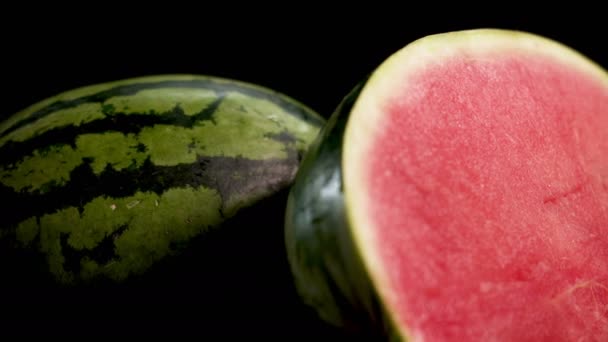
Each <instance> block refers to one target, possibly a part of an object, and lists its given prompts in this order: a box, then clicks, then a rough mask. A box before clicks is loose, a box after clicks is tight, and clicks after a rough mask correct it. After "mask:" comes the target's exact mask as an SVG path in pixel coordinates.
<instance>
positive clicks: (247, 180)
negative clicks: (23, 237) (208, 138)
mask: <svg viewBox="0 0 608 342" xmlns="http://www.w3.org/2000/svg"><path fill="white" fill-rule="evenodd" d="M285 146H286V149H287V151H288V157H287V158H285V159H267V160H251V159H246V158H236V157H206V156H198V157H197V160H196V161H195V162H194V163H191V164H179V165H175V166H157V165H154V164H153V163H152V162H151V161H150V159H149V158H148V159H147V160H146V161H145V162H144V163H143V165H142V166H141V167H139V168H125V169H122V170H120V171H116V170H114V169H113V168H112V167H111V166H109V165H108V166H107V167H106V168H105V169H104V171H103V172H101V174H99V175H96V174H95V173H94V172H93V170H92V168H91V165H90V164H91V162H92V159H85V160H84V161H83V163H82V164H81V165H79V166H78V167H76V168H75V169H74V170H72V172H71V173H70V180H69V181H68V182H67V184H65V185H64V186H61V187H52V186H51V188H50V189H49V190H48V192H44V193H40V192H39V191H35V192H27V191H25V190H24V191H21V192H17V191H15V190H14V189H12V188H10V187H7V186H5V185H3V184H0V198H1V199H2V203H3V204H2V206H1V208H2V221H3V224H2V227H5V228H9V227H14V226H15V225H17V224H19V223H20V222H21V221H23V220H25V219H27V218H29V217H32V216H36V217H40V216H42V215H44V214H50V213H54V212H56V211H57V210H60V209H63V208H67V207H77V208H79V210H80V211H81V212H82V211H83V208H84V205H85V204H87V203H88V202H90V201H91V200H93V199H94V198H96V197H99V196H108V197H114V198H121V197H127V196H132V195H133V194H135V193H136V192H137V191H141V192H154V193H156V194H159V195H160V194H162V193H163V192H164V191H166V190H167V189H170V188H183V187H187V186H191V187H199V186H205V187H207V188H211V189H216V190H217V191H218V192H219V194H220V196H221V198H222V201H223V203H224V204H225V203H226V202H227V201H230V200H231V198H233V197H239V196H240V197H243V196H244V197H245V198H246V197H247V196H250V194H249V193H246V192H245V193H244V190H243V189H246V191H259V190H260V189H263V190H262V192H264V193H266V194H269V193H272V192H274V191H277V190H279V189H281V188H283V187H285V186H287V185H288V184H289V183H290V182H291V181H292V179H293V174H294V173H295V169H296V168H297V166H298V164H299V162H300V158H301V153H300V152H298V151H295V150H294V149H293V148H292V147H291V146H288V144H286V145H285Z"/></svg>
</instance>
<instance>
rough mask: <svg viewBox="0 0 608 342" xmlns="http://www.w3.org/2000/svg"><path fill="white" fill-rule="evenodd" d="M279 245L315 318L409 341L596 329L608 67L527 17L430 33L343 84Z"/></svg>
mask: <svg viewBox="0 0 608 342" xmlns="http://www.w3.org/2000/svg"><path fill="white" fill-rule="evenodd" d="M286 244H287V249H288V252H289V258H290V263H291V266H292V270H293V274H294V277H295V280H296V283H297V285H298V290H299V292H300V294H301V295H302V297H303V299H304V300H305V301H306V303H308V304H309V305H312V306H314V307H315V308H316V309H317V311H318V312H319V314H320V316H321V317H322V318H324V319H325V320H327V321H329V322H332V323H334V324H338V325H341V326H344V327H350V328H353V329H355V330H358V331H364V330H369V331H376V332H381V333H382V334H383V335H389V336H390V337H392V338H397V339H404V340H408V341H426V342H432V341H608V77H607V74H606V71H605V70H604V69H602V68H601V67H600V66H599V65H597V64H596V63H594V62H592V61H591V60H589V59H588V58H587V57H585V56H583V55H582V54H581V53H579V52H577V51H575V50H574V49H572V48H570V47H567V46H564V45H563V44H561V43H558V42H556V41H553V40H550V39H548V38H546V37H541V36H538V35H535V34H532V33H527V32H515V31H509V30H499V29H475V30H466V31H457V32H450V33H443V34H436V35H432V36H428V37H424V38H422V39H419V40H417V41H415V42H413V43H411V44H409V45H407V46H405V47H404V48H403V49H401V50H400V51H398V52H396V53H395V54H394V55H392V56H391V57H390V58H388V59H387V60H386V61H385V62H384V63H383V64H382V65H380V66H379V67H378V68H377V69H376V70H375V71H374V72H373V73H372V74H371V76H370V78H369V79H368V80H366V81H365V82H362V84H361V85H359V86H358V87H357V88H356V89H355V90H353V92H352V93H351V94H350V95H349V96H348V97H346V98H345V99H344V101H343V102H342V104H341V105H340V106H339V108H338V109H337V110H336V112H335V113H334V114H333V116H332V117H331V118H330V121H329V123H328V125H327V126H326V127H325V128H324V130H323V131H322V132H321V135H320V136H319V137H318V140H317V142H316V144H315V145H314V147H313V148H312V149H311V150H309V152H308V154H307V156H306V158H305V160H304V162H303V164H302V166H301V168H300V170H299V173H298V176H297V178H296V183H295V185H294V187H293V188H292V191H291V194H290V198H289V203H288V209H287V215H286Z"/></svg>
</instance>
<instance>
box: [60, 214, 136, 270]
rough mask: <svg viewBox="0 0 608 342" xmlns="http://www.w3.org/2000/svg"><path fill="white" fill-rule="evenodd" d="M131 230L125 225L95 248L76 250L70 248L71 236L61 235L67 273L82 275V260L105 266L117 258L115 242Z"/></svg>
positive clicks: (64, 265)
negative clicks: (86, 259) (126, 231)
mask: <svg viewBox="0 0 608 342" xmlns="http://www.w3.org/2000/svg"><path fill="white" fill-rule="evenodd" d="M127 228H129V226H128V225H123V226H121V227H119V228H118V229H116V230H115V231H114V232H112V234H108V235H107V236H105V237H104V238H103V239H102V240H101V241H100V242H99V244H98V245H97V246H95V248H93V249H92V250H89V249H86V248H85V249H78V250H77V249H75V248H74V247H72V246H70V244H69V243H68V239H69V237H70V234H68V233H61V234H60V235H59V243H61V250H62V251H63V257H64V258H65V262H64V264H63V267H64V269H65V270H66V272H70V273H72V274H80V268H81V264H80V262H81V260H83V259H84V258H89V259H90V260H94V261H96V262H97V263H98V264H99V265H105V264H106V263H108V262H109V261H111V260H112V258H114V257H115V253H114V240H115V239H116V238H118V237H119V236H120V235H121V234H122V233H123V232H124V231H125V230H127Z"/></svg>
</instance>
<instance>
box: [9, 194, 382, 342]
mask: <svg viewBox="0 0 608 342" xmlns="http://www.w3.org/2000/svg"><path fill="white" fill-rule="evenodd" d="M286 198H287V190H284V191H283V192H281V193H279V194H278V195H276V196H273V197H271V198H268V199H266V200H264V201H262V202H260V203H258V204H257V205H255V206H252V207H249V208H246V209H243V210H242V211H241V212H240V214H239V215H237V216H236V217H234V218H233V219H231V220H229V221H227V222H226V223H225V224H224V225H223V226H222V227H220V228H218V229H214V230H213V231H211V232H209V233H208V234H205V235H204V236H201V237H200V238H198V239H197V240H195V241H193V243H192V245H191V246H190V247H189V248H187V249H186V250H185V251H184V252H183V253H182V254H180V255H179V256H176V257H173V258H169V259H166V260H164V261H163V262H162V263H159V264H158V265H156V266H155V267H154V268H153V269H152V270H151V271H150V272H149V273H147V274H146V275H144V276H142V277H139V278H133V279H132V280H130V281H129V282H127V283H124V284H121V285H112V286H106V285H99V286H96V287H89V288H84V287H77V288H69V289H65V288H57V287H54V286H52V285H49V284H47V283H46V282H45V281H44V280H42V279H35V278H33V277H25V276H26V275H30V276H31V275H33V274H36V273H35V272H32V273H25V271H28V270H31V268H27V267H22V266H23V265H19V266H18V267H14V268H13V270H12V271H14V272H17V271H20V273H21V276H23V278H21V279H22V280H23V279H26V281H25V282H24V283H23V282H21V283H19V282H16V281H15V279H17V278H14V277H13V278H10V279H12V280H13V284H12V285H10V287H7V286H8V285H7V284H8V280H10V279H9V278H5V280H6V281H4V286H0V291H1V292H0V293H1V294H2V297H0V298H1V299H2V302H3V303H2V304H1V308H2V311H1V312H2V313H1V316H0V317H1V320H0V328H1V329H2V331H3V332H4V333H5V334H6V333H8V332H9V331H12V334H19V335H31V334H34V335H45V336H51V335H56V336H68V335H76V336H82V337H87V336H90V337H95V336H169V337H172V338H175V337H186V336H200V337H206V340H226V339H228V338H231V337H238V336H242V337H253V336H258V337H280V338H281V339H283V340H288V341H294V340H303V341H307V340H314V339H317V338H323V339H326V338H328V339H329V338H331V339H339V340H344V339H348V340H375V339H371V338H367V337H365V338H364V337H362V336H353V335H350V336H349V335H346V334H345V333H343V332H341V331H340V330H338V329H335V328H333V327H330V326H328V325H326V324H324V323H323V322H321V321H320V320H319V319H318V318H317V317H316V316H315V314H314V313H313V311H312V310H311V309H309V308H307V307H305V306H303V305H302V303H301V302H300V301H299V298H298V296H297V294H296V292H295V288H294V286H293V283H292V278H291V274H290V272H289V266H288V263H287V257H286V254H285V250H284V242H283V236H284V235H283V218H284V216H283V214H284V209H285V203H286ZM8 261H11V260H8ZM1 263H2V264H5V265H6V264H7V260H6V259H4V261H2V262H1ZM8 264H10V262H9V263H8ZM30 267H31V265H30ZM5 274H6V273H5ZM11 276H14V275H11ZM7 328H9V329H7Z"/></svg>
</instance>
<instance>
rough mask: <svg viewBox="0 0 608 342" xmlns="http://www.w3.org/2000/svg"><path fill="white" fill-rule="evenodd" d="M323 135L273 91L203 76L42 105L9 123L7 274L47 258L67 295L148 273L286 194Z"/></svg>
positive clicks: (2, 150) (1, 229)
mask: <svg viewBox="0 0 608 342" xmlns="http://www.w3.org/2000/svg"><path fill="white" fill-rule="evenodd" d="M323 124H324V119H323V118H322V117H321V116H319V115H317V114H316V113H315V112H314V111H312V110H311V109H310V108H308V107H307V106H305V105H303V104H301V103H299V102H297V101H295V100H294V99H292V98H290V97H287V96H285V95H283V94H281V93H278V92H276V91H273V90H271V89H267V88H263V87H260V86H256V85H252V84H248V83H245V82H240V81H236V80H230V79H223V78H217V77H210V76H200V75H160V76H147V77H141V78H134V79H127V80H121V81H116V82H111V83H104V84H98V85H93V86H89V87H83V88H79V89H74V90H71V91H68V92H65V93H62V94H59V95H57V96H54V97H52V98H49V99H46V100H43V101H41V102H39V103H36V104H34V105H32V106H30V107H28V108H26V109H24V110H23V111H21V112H19V113H16V114H15V115H12V116H10V117H9V118H7V119H6V120H4V121H3V122H2V123H0V199H1V201H2V203H3V205H2V216H3V220H2V224H1V226H0V248H1V251H2V252H1V253H2V254H3V259H4V261H2V262H0V263H1V264H2V265H3V266H2V267H3V268H5V269H7V268H10V267H13V268H18V267H21V266H20V264H19V257H21V256H26V255H27V256H28V257H30V258H31V257H34V258H38V259H36V260H41V261H43V262H42V263H40V265H42V266H38V267H39V268H41V269H42V271H43V272H42V273H45V274H47V275H48V277H50V279H52V281H53V282H56V283H59V284H66V285H71V284H75V283H82V282H85V283H86V282H91V281H94V280H95V281H98V280H109V281H112V282H121V281H123V280H125V279H128V278H129V277H131V276H133V275H138V274H142V273H144V272H145V271H146V270H147V269H149V268H150V267H151V266H152V265H154V264H155V263H157V262H158V261H159V260H161V259H163V258H165V257H167V256H170V255H174V254H176V253H179V251H180V250H182V248H184V247H185V246H187V245H188V241H190V240H191V239H193V238H194V237H196V236H200V235H201V234H204V232H205V231H207V230H209V229H212V228H213V227H217V226H219V225H221V224H222V223H223V222H224V221H225V220H226V219H228V218H230V217H232V216H234V215H236V214H237V213H238V212H239V210H240V209H242V208H245V207H248V206H251V205H252V204H254V203H256V202H257V201H259V200H261V199H263V198H266V197H269V196H271V195H272V194H274V193H277V192H279V191H280V190H282V189H285V188H286V187H288V186H289V185H290V184H291V183H292V181H293V178H294V176H295V173H296V171H297V168H298V166H299V163H300V160H301V158H302V155H303V154H304V153H305V152H306V150H307V148H308V147H309V145H310V143H311V142H312V141H313V140H314V138H315V137H316V135H317V133H318V131H319V129H320V128H321V126H322V125H323ZM10 265H13V266H10ZM15 265H17V266H15ZM29 271H30V270H29V269H28V270H20V272H22V273H23V272H25V273H27V272H29ZM31 271H34V270H33V269H32V270H31Z"/></svg>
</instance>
